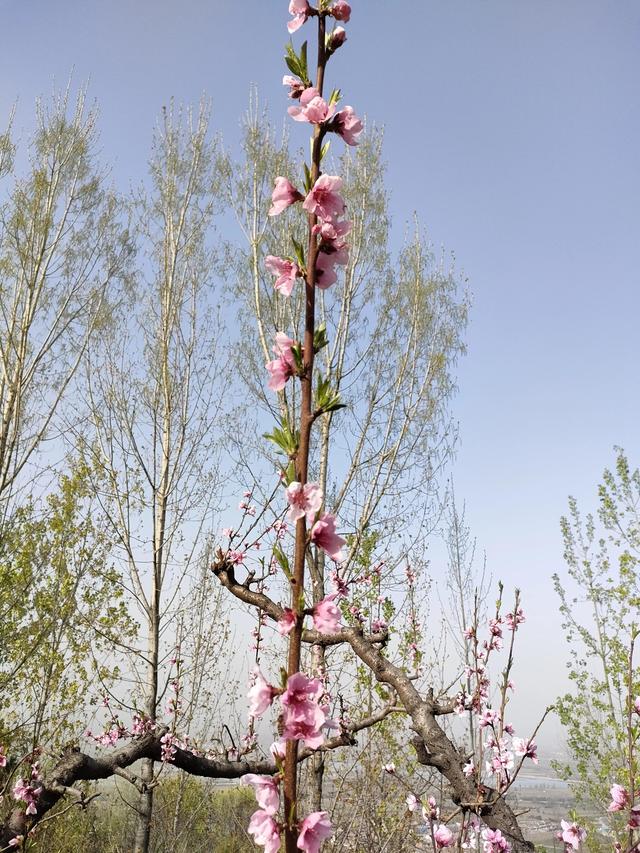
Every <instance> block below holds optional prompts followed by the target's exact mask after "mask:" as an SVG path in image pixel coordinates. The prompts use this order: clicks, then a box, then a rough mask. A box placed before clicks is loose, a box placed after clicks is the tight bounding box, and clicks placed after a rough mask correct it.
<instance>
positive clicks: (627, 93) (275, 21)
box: [0, 0, 640, 719]
mask: <svg viewBox="0 0 640 853" xmlns="http://www.w3.org/2000/svg"><path fill="white" fill-rule="evenodd" d="M352 5H353V8H354V16H353V20H352V23H351V24H349V25H348V32H349V44H348V47H347V48H345V49H344V50H343V51H341V52H340V53H339V54H338V55H337V57H336V59H335V61H334V62H332V68H331V74H330V80H329V82H330V84H333V83H334V82H335V83H337V84H338V85H340V86H341V88H342V89H343V91H344V94H345V96H346V101H347V103H351V104H353V105H354V106H355V107H356V108H357V110H358V111H359V112H361V113H366V114H367V116H368V118H369V120H373V121H375V122H376V123H380V124H384V125H385V128H386V130H385V134H386V157H387V160H388V164H389V184H390V187H391V189H392V193H393V197H392V210H393V215H394V225H395V226H396V230H397V235H398V239H399V238H400V236H401V234H402V231H403V226H404V223H405V221H406V220H407V219H410V218H411V216H412V213H413V211H416V212H417V214H418V216H419V217H420V219H421V220H422V221H423V222H424V223H425V225H426V226H427V228H428V231H429V233H430V235H431V237H432V239H433V242H434V243H435V244H436V245H437V246H440V245H443V246H445V247H446V249H447V250H451V251H453V252H455V255H456V257H457V263H458V265H459V267H460V268H462V269H463V270H464V273H465V274H466V276H468V278H469V283H470V287H471V290H472V293H473V299H474V305H473V310H472V315H471V325H470V329H469V335H468V344H469V353H468V356H467V358H466V359H465V360H464V362H463V363H462V364H461V365H460V369H459V383H460V393H459V396H458V398H457V400H456V403H455V415H456V417H457V418H458V419H459V422H460V433H461V445H460V448H459V452H458V458H457V463H456V465H455V479H456V491H457V493H458V495H459V496H460V497H462V498H464V499H465V500H466V502H467V512H468V520H469V521H470V522H471V524H472V527H473V531H474V533H475V534H476V535H477V537H478V540H479V544H480V546H481V547H482V548H484V549H486V552H487V557H488V562H489V566H490V568H491V570H492V572H493V574H494V577H501V578H502V579H503V580H504V581H505V582H506V583H507V584H518V585H520V586H521V587H522V589H523V593H524V596H525V603H526V604H527V605H528V606H527V610H528V613H529V617H530V618H529V622H528V624H527V626H526V628H527V631H526V634H525V635H524V636H523V643H525V645H526V651H525V657H524V660H523V663H524V664H525V665H526V667H527V670H528V671H529V672H531V671H534V672H544V683H545V691H543V692H544V693H545V695H544V696H543V697H542V698H541V695H540V693H541V691H540V688H539V686H535V685H531V686H530V687H525V686H524V684H522V682H523V681H524V679H523V678H522V677H521V678H520V683H521V684H522V689H521V691H520V705H521V708H522V709H525V708H526V710H527V714H531V715H532V716H533V715H534V714H535V711H536V708H537V707H539V706H540V704H541V703H542V704H544V702H545V701H547V700H549V699H551V698H552V697H553V694H554V692H555V690H556V689H557V688H558V686H559V685H560V684H561V681H562V675H563V659H564V653H563V651H562V649H561V647H560V646H559V645H558V638H559V618H558V616H557V607H556V602H555V601H554V600H553V591H552V586H551V581H550V576H551V574H552V573H553V572H554V571H556V570H558V569H562V549H561V542H560V537H559V530H558V518H559V516H560V515H561V513H562V512H563V511H564V508H565V506H566V496H567V494H569V493H572V494H575V495H576V497H578V498H580V499H582V501H583V503H585V504H586V503H587V502H588V501H591V500H592V497H593V495H594V492H595V484H596V483H597V479H598V477H599V475H600V472H601V470H602V468H603V467H604V466H605V465H607V464H610V463H611V462H612V461H613V453H612V446H613V445H614V444H621V445H623V446H624V447H625V448H626V449H627V451H628V453H629V455H630V457H631V460H632V462H634V463H635V464H638V463H640V435H639V430H638V424H639V422H640V396H639V394H638V364H639V362H640V342H639V338H638V335H637V326H638V320H639V318H640V295H639V284H640V275H639V273H638V268H639V267H640V234H639V230H640V229H639V226H640V213H639V210H638V206H639V201H640V169H639V163H638V160H639V156H640V155H639V152H640V97H639V87H640V3H639V2H638V0H597V1H596V0H439V2H436V0H403V2H399V0H353V3H352ZM287 18H288V16H287V2H286V0H244V2H231V0H208V2H205V0H181V2H180V3H175V2H172V3H170V2H167V0H154V2H151V0H103V2H100V3H97V2H95V0H0V115H7V114H8V111H9V109H10V106H11V104H12V103H13V102H14V101H15V100H16V98H18V99H19V113H18V119H17V128H18V129H20V128H28V126H29V123H30V121H31V117H32V102H33V99H34V97H35V96H36V95H38V94H45V95H46V94H48V93H49V92H51V90H52V88H53V82H54V80H55V81H56V83H57V84H58V85H64V84H65V83H66V81H67V79H68V77H69V75H70V73H71V72H72V73H73V77H74V80H75V81H76V82H77V83H82V82H85V81H86V80H87V79H89V80H90V94H91V95H92V96H95V98H96V99H97V101H98V103H99V107H100V113H101V124H100V126H101V133H102V147H103V151H104V156H105V159H106V160H108V161H110V162H112V163H115V168H114V174H115V177H116V178H117V180H118V181H119V182H127V181H129V180H132V181H133V182H136V181H137V180H138V179H139V177H140V176H141V175H142V174H143V172H144V169H145V165H146V160H147V156H148V150H149V141H150V136H151V130H152V127H153V124H154V121H155V119H156V116H157V115H158V112H159V110H160V108H161V107H162V105H163V104H166V103H167V102H168V100H169V99H170V98H171V97H172V96H173V97H175V98H176V99H177V100H178V101H184V102H189V103H195V102H197V101H198V99H199V98H200V96H201V95H202V94H203V93H206V94H207V95H208V96H210V97H211V99H212V102H213V123H214V126H215V127H217V128H219V129H220V130H222V132H223V134H224V136H225V139H226V140H227V142H228V143H232V142H233V140H234V139H235V138H237V129H238V119H239V117H240V115H241V113H242V112H243V111H244V109H245V108H246V105H247V95H248V90H249V85H250V83H252V82H255V83H257V84H258V85H259V89H260V93H261V96H262V98H263V99H264V100H266V101H267V102H268V103H269V106H270V107H271V111H272V114H273V116H274V117H279V116H280V115H282V114H283V113H284V109H285V107H286V99H285V96H284V90H283V89H282V87H281V86H280V79H281V76H282V74H283V73H284V68H283V65H282V62H281V54H282V47H283V45H284V43H285V41H286V38H287V33H286V29H285V22H286V20H287ZM298 40H299V39H298ZM294 139H295V141H296V143H298V142H302V139H303V136H302V134H301V133H297V131H296V135H295V136H294ZM434 571H435V573H436V574H437V573H438V567H434ZM521 672H523V670H521ZM523 674H524V673H523ZM546 692H548V695H546ZM528 718H529V719H530V717H528Z"/></svg>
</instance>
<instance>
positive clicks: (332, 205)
mask: <svg viewBox="0 0 640 853" xmlns="http://www.w3.org/2000/svg"><path fill="white" fill-rule="evenodd" d="M341 189H342V178H341V177H339V176H338V175H321V176H320V177H319V178H318V180H317V181H316V182H315V184H314V185H313V187H312V188H311V191H310V192H309V194H308V195H307V197H306V198H305V200H304V204H303V205H302V206H303V207H304V209H305V210H306V211H308V212H309V213H314V214H315V215H316V216H318V217H319V218H320V219H322V220H324V221H325V222H333V221H334V220H336V219H338V217H339V216H342V214H343V213H344V211H345V209H346V205H345V203H344V199H343V198H342V196H341V195H340V190H341Z"/></svg>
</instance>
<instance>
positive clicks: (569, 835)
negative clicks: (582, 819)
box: [558, 820, 587, 850]
mask: <svg viewBox="0 0 640 853" xmlns="http://www.w3.org/2000/svg"><path fill="white" fill-rule="evenodd" d="M560 826H561V827H562V829H561V830H560V832H559V833H558V837H559V838H560V840H561V841H564V843H565V844H568V845H571V847H573V849H574V850H579V849H580V845H581V844H582V842H583V841H584V840H585V838H586V837H587V833H586V830H584V829H582V828H581V827H580V826H578V824H577V823H569V821H568V820H561V821H560Z"/></svg>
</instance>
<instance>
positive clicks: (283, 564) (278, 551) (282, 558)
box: [273, 545, 291, 579]
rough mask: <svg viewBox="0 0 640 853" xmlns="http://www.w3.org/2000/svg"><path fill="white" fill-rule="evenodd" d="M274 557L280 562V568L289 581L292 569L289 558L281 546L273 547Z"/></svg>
mask: <svg viewBox="0 0 640 853" xmlns="http://www.w3.org/2000/svg"><path fill="white" fill-rule="evenodd" d="M273 556H274V557H275V558H276V560H277V561H278V563H279V565H280V568H281V569H282V571H283V572H284V573H285V575H286V576H287V579H290V578H291V568H290V567H289V558H288V557H287V555H286V554H285V553H284V551H283V550H282V548H281V547H280V546H279V545H274V546H273Z"/></svg>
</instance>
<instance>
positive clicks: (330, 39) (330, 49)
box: [326, 27, 347, 56]
mask: <svg viewBox="0 0 640 853" xmlns="http://www.w3.org/2000/svg"><path fill="white" fill-rule="evenodd" d="M346 40H347V34H346V32H345V31H344V29H343V28H342V27H336V28H335V30H334V31H333V32H332V33H331V34H330V35H328V36H327V48H326V49H327V55H328V56H331V54H332V53H335V52H336V50H337V49H338V48H339V47H342V45H343V44H344V43H345V42H346Z"/></svg>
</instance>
